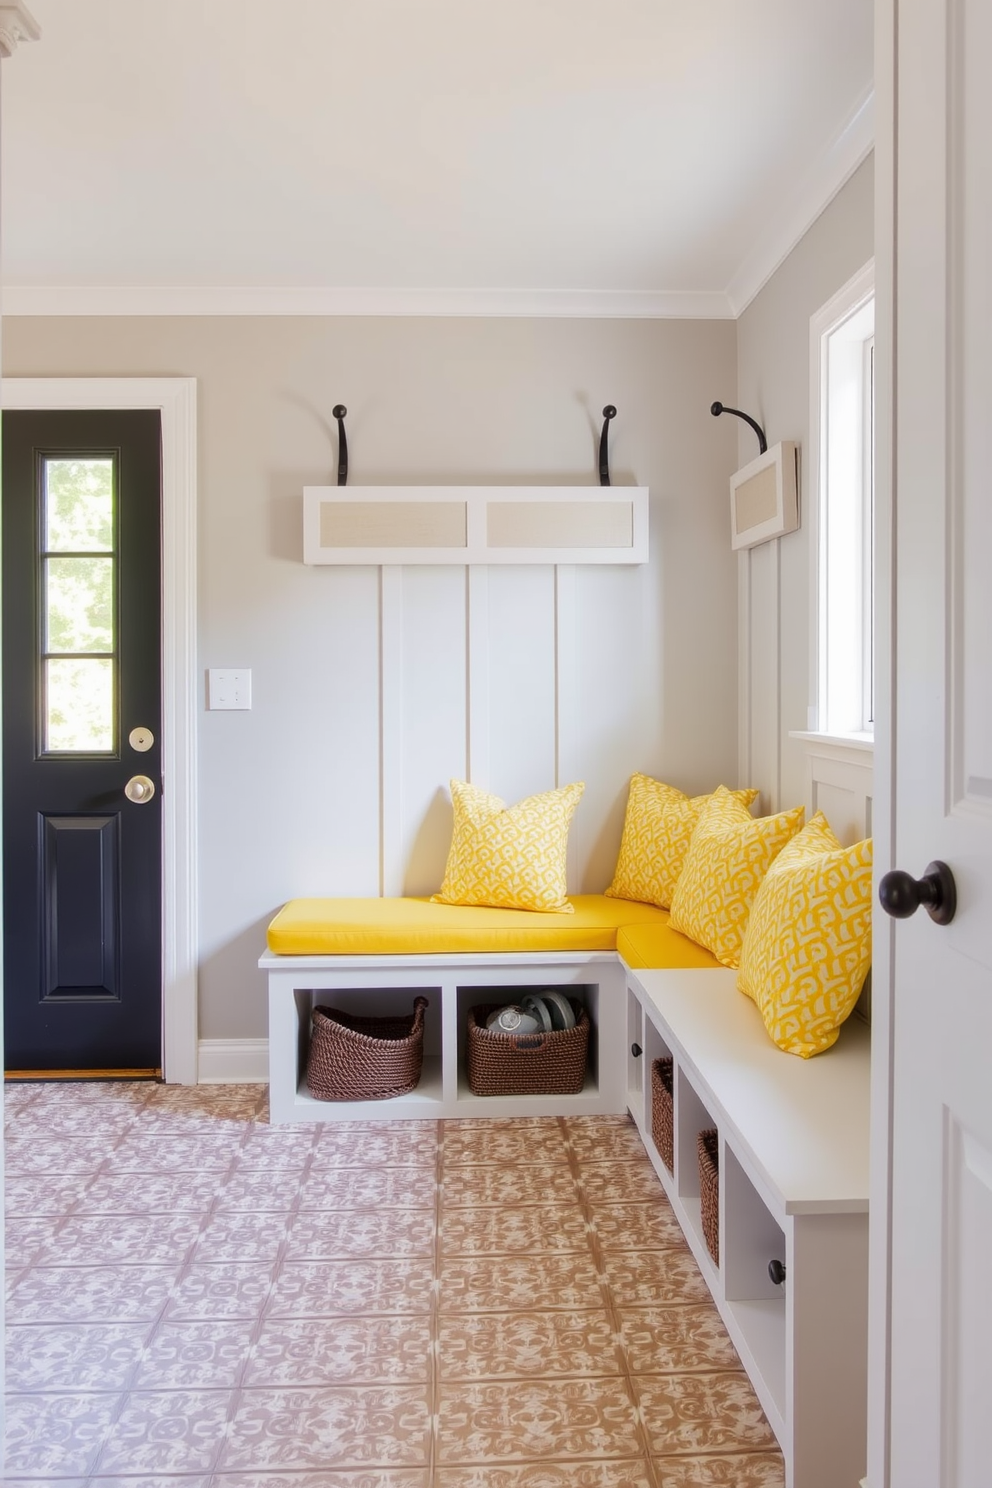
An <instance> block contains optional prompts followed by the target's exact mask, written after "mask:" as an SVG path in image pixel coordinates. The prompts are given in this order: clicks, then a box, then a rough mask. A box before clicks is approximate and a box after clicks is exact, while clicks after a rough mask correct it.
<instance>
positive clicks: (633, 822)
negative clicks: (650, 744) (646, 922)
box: [606, 775, 758, 909]
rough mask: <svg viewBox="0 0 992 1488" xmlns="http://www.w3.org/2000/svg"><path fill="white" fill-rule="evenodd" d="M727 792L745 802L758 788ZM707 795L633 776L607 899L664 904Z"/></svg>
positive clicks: (668, 900)
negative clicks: (684, 791)
mask: <svg viewBox="0 0 992 1488" xmlns="http://www.w3.org/2000/svg"><path fill="white" fill-rule="evenodd" d="M730 794H731V795H732V796H734V797H735V799H736V800H738V801H739V802H740V803H741V805H742V806H750V804H751V802H752V801H753V800H754V798H755V796H756V795H757V794H758V792H757V791H756V790H739V791H731V792H730ZM709 799H710V797H709V796H686V795H683V793H682V792H681V791H680V790H676V788H675V786H674V785H665V784H664V783H663V782H662V781H661V780H652V779H651V777H650V776H649V775H632V776H631V777H630V793H629V795H628V796H627V814H626V816H625V817H624V823H623V837H622V839H621V842H620V856H619V857H618V858H617V866H616V871H615V873H614V875H613V882H612V883H611V885H610V887H609V888H608V889H607V891H606V892H607V894H608V895H609V896H610V897H611V898H612V899H636V900H639V901H640V903H642V904H657V905H658V906H659V907H660V908H661V909H667V908H668V906H669V905H670V904H671V902H672V895H673V894H674V892H675V885H676V884H677V883H678V880H679V874H680V873H681V872H682V864H683V861H684V860H685V855H686V852H687V851H688V847H689V841H690V838H691V837H692V834H693V831H694V830H695V826H696V822H697V821H698V820H699V813H700V811H702V809H703V807H704V806H705V805H706V802H707V801H708V800H709Z"/></svg>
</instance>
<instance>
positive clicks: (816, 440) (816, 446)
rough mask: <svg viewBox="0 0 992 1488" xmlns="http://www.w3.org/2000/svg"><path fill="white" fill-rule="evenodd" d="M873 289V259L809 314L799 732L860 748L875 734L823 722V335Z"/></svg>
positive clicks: (797, 734)
mask: <svg viewBox="0 0 992 1488" xmlns="http://www.w3.org/2000/svg"><path fill="white" fill-rule="evenodd" d="M874 293H875V260H874V258H871V259H869V260H868V262H867V263H866V264H865V265H864V267H863V268H861V269H859V270H858V272H857V273H856V274H855V275H854V276H853V278H851V279H849V280H848V282H847V283H846V284H845V285H844V286H843V287H842V288H841V289H839V290H838V291H837V293H836V294H835V295H833V296H832V298H831V299H829V300H828V301H827V303H826V304H825V305H822V306H821V307H820V309H819V310H817V311H816V313H815V314H814V315H812V316H811V317H810V335H809V346H810V359H809V446H810V460H809V472H810V480H809V483H808V484H809V490H808V499H807V509H808V513H809V534H810V536H809V565H810V567H809V595H810V626H809V635H810V648H809V698H808V711H807V729H806V730H804V731H797V732H796V734H795V737H797V738H807V739H808V738H809V737H810V736H811V735H812V736H815V737H816V738H819V739H827V738H832V737H836V738H837V739H838V741H842V740H844V739H845V738H846V739H848V740H849V741H850V742H851V743H853V744H855V745H856V747H859V748H861V749H864V748H865V747H869V748H870V746H871V735H870V734H868V733H864V734H856V735H846V736H845V735H827V734H825V733H824V731H823V729H822V727H821V721H820V671H821V639H822V638H821V625H820V501H821V487H822V485H823V482H824V475H825V455H826V451H825V448H824V440H823V439H822V438H821V431H822V420H823V397H824V392H825V384H826V342H825V337H826V336H827V335H829V333H830V332H831V331H832V330H833V329H835V328H836V327H837V326H839V325H840V324H842V323H843V322H844V321H845V320H847V319H849V318H850V316H851V315H853V313H854V312H855V311H856V310H857V309H858V307H859V306H861V305H863V304H864V303H865V302H866V301H867V300H869V299H871V298H872V296H873V295H874Z"/></svg>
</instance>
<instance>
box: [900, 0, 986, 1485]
mask: <svg viewBox="0 0 992 1488" xmlns="http://www.w3.org/2000/svg"><path fill="white" fill-rule="evenodd" d="M879 21H880V26H879V38H880V41H881V40H886V39H887V37H888V39H890V40H891V46H889V47H888V51H887V53H886V49H885V48H883V47H881V46H880V48H879V56H878V58H877V62H878V67H879V70H880V72H879V76H880V96H881V101H882V110H881V113H882V119H883V124H882V130H883V133H881V134H880V139H879V157H880V159H879V163H880V167H881V174H880V177H879V187H880V195H879V201H880V207H881V210H880V214H879V225H880V240H881V243H880V246H881V247H882V249H883V252H885V253H888V247H887V244H886V239H887V237H888V234H889V231H890V230H891V224H892V222H893V221H894V234H893V246H894V254H892V255H891V256H889V257H888V260H887V261H888V266H889V271H890V272H892V273H894V286H895V294H894V298H893V300H892V301H891V305H892V307H893V308H892V315H891V320H892V324H893V326H894V357H893V362H892V370H893V371H894V379H892V380H891V382H890V383H889V387H890V388H891V390H892V393H891V395H892V403H893V415H894V417H893V428H894V439H893V444H892V449H891V456H892V466H893V472H892V491H893V507H894V522H893V526H892V536H893V549H892V557H893V564H892V574H891V578H892V594H891V600H892V603H891V610H890V615H891V622H892V635H891V641H892V653H891V654H892V655H893V656H894V669H893V672H892V691H893V696H892V699H891V704H892V706H891V710H890V716H891V719H892V740H891V744H892V748H891V753H890V752H889V750H888V749H887V748H886V747H885V741H884V739H883V741H882V747H881V748H880V754H881V756H882V772H881V777H880V783H881V784H882V786H883V789H884V785H885V780H886V768H885V761H886V759H888V761H889V768H890V771H891V775H890V778H891V779H892V781H894V813H893V818H892V823H891V832H886V833H885V835H886V837H887V839H888V840H886V841H879V843H878V857H879V860H880V864H879V866H880V869H881V870H884V869H885V868H890V867H898V868H900V869H905V870H908V871H910V872H911V873H912V874H913V876H914V877H918V876H919V875H921V874H922V873H923V871H924V868H925V867H926V865H927V864H928V863H929V862H930V861H931V860H932V859H942V860H944V861H945V862H946V863H948V864H949V865H950V867H951V869H952V870H953V874H954V877H955V879H956V882H957V892H958V908H957V913H956V916H955V918H954V920H953V923H951V924H950V925H948V926H946V927H944V928H941V927H940V926H938V925H937V924H935V923H934V922H933V921H932V920H931V919H930V918H929V917H928V915H927V913H926V912H925V911H924V910H923V909H921V910H919V912H918V913H916V914H915V916H914V917H913V918H911V919H908V920H905V921H900V922H897V923H895V924H894V927H893V926H892V923H891V922H888V921H886V919H885V917H884V916H883V915H882V914H881V913H879V914H878V915H877V917H876V934H877V941H878V945H879V950H880V953H881V954H880V958H879V960H880V962H881V965H882V966H883V967H884V965H885V964H886V962H887V961H888V963H889V965H890V966H891V984H890V985H891V996H890V998H886V999H882V1001H883V1002H884V1004H885V1006H884V1007H883V1009H882V1016H881V1019H880V1020H879V1023H877V1024H876V1030H875V1032H876V1036H877V1035H879V1034H882V1035H883V1037H882V1039H881V1040H880V1043H881V1044H882V1045H883V1047H880V1048H878V1049H877V1050H876V1061H875V1070H876V1072H877V1073H878V1074H879V1075H880V1076H881V1082H882V1084H883V1085H885V1084H886V1083H887V1081H888V1080H889V1075H890V1074H891V1084H890V1086H889V1100H888V1101H887V1102H886V1104H887V1105H888V1111H887V1112H883V1116H888V1117H889V1118H890V1125H889V1130H888V1131H886V1129H885V1126H886V1123H885V1121H884V1120H883V1121H876V1123H875V1127H874V1138H875V1148H874V1153H875V1160H876V1164H877V1167H878V1168H880V1169H881V1170H882V1171H884V1164H883V1161H882V1160H883V1159H884V1158H885V1157H886V1155H888V1154H890V1157H891V1167H890V1168H889V1176H890V1180H891V1226H890V1246H891V1249H890V1255H889V1257H888V1274H889V1281H890V1284H891V1294H890V1311H889V1316H890V1323H889V1330H888V1338H887V1340H886V1343H887V1353H888V1364H887V1369H888V1375H889V1383H890V1403H889V1420H888V1427H887V1430H884V1428H883V1431H882V1432H881V1433H880V1435H884V1436H886V1437H887V1440H888V1449H889V1471H888V1484H889V1485H891V1488H938V1485H939V1488H982V1485H989V1484H992V1465H990V1464H992V1458H990V1448H989V1435H988V1414H989V1401H990V1397H992V438H990V431H992V343H990V334H992V167H990V155H989V140H990V139H992V86H990V65H992V6H990V5H989V3H988V0H883V3H882V5H881V6H880V9H879ZM893 56H894V58H895V71H894V74H891V73H889V74H888V75H887V69H890V68H891V63H892V57H893ZM890 77H891V78H894V85H893V93H892V96H893V98H894V101H895V107H894V108H889V107H887V106H886V96H887V92H888V79H889V78H890ZM893 119H895V121H896V123H895V124H894V125H893ZM886 129H888V134H887V135H886V133H884V131H886ZM893 142H894V149H893ZM890 167H892V168H890ZM893 180H894V183H895V190H894V193H890V189H889V188H890V186H891V184H892V181H893ZM886 280H887V282H889V283H891V282H892V281H891V280H890V279H889V278H888V275H886ZM884 315H885V311H884V308H883V317H884ZM890 344H893V343H890ZM883 377H884V373H883ZM886 398H887V395H886V394H885V393H884V392H883V404H884V402H885V401H886ZM884 416H885V415H884V411H883V413H882V417H881V418H880V423H879V427H880V429H884V427H885V425H884ZM887 463H888V455H887V454H885V455H884V456H883V464H887ZM884 546H885V542H884V535H883V548H884ZM884 587H885V586H884V584H883V589H884ZM880 629H881V631H882V640H883V641H884V640H885V638H886V632H887V629H888V626H887V624H886V622H885V621H883V622H882V624H881V626H880ZM883 670H884V668H883ZM880 814H881V823H880V825H884V826H886V827H887V826H888V821H887V817H888V813H887V811H886V810H885V809H884V806H883V809H882V811H881V813H880ZM889 1055H891V1064H889V1063H888V1058H889ZM877 1114H878V1107H877V1106H876V1115H877ZM882 1196H883V1198H884V1190H883V1195H882ZM878 1197H879V1190H878V1189H876V1190H874V1193H873V1211H872V1217H873V1225H875V1224H877V1225H878V1226H879V1233H881V1232H882V1231H883V1230H884V1225H885V1214H884V1205H883V1206H880V1207H876V1203H875V1201H876V1199H877V1198H878ZM876 1216H877V1218H876ZM880 1277H881V1280H882V1281H883V1282H884V1270H883V1271H882V1272H880V1271H879V1270H878V1269H876V1272H875V1276H874V1280H875V1282H876V1283H878V1282H879V1279H880ZM878 1300H879V1296H878V1291H877V1290H876V1292H875V1302H876V1303H877V1302H878ZM880 1359H881V1353H878V1354H877V1355H876V1363H877V1362H879V1360H880ZM882 1401H883V1392H879V1394H878V1395H877V1396H876V1402H875V1405H876V1408H875V1409H874V1410H873V1418H874V1421H875V1423H876V1426H877V1423H878V1418H879V1415H880V1414H882ZM880 1460H881V1458H880V1457H876V1456H875V1454H873V1461H874V1462H875V1463H876V1464H877V1463H878V1462H879V1461H880ZM879 1482H880V1479H879V1477H878V1476H876V1475H875V1469H874V1468H873V1476H872V1478H871V1483H872V1488H878V1484H879Z"/></svg>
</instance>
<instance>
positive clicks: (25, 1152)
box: [4, 1131, 116, 1178]
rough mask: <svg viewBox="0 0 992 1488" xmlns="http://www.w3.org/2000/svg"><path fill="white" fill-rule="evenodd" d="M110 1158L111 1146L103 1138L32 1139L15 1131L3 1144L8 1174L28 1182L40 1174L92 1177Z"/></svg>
mask: <svg viewBox="0 0 992 1488" xmlns="http://www.w3.org/2000/svg"><path fill="white" fill-rule="evenodd" d="M115 1140H116V1139H115ZM112 1154H113V1143H112V1142H106V1141H104V1140H103V1138H102V1137H32V1136H22V1135H21V1133H20V1132H19V1131H18V1132H17V1133H15V1135H14V1136H12V1137H10V1138H9V1139H8V1141H7V1143H6V1148H5V1154H4V1161H5V1166H6V1170H7V1172H8V1173H11V1174H13V1173H23V1174H25V1175H26V1176H27V1177H29V1178H30V1177H37V1176H38V1175H39V1174H41V1173H44V1174H49V1173H79V1174H87V1173H88V1174H93V1173H95V1172H96V1171H97V1169H98V1168H99V1167H100V1166H101V1164H102V1163H103V1162H104V1161H105V1160H106V1159H107V1158H108V1157H110V1156H111V1155H112Z"/></svg>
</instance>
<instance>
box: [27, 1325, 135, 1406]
mask: <svg viewBox="0 0 992 1488" xmlns="http://www.w3.org/2000/svg"><path fill="white" fill-rule="evenodd" d="M147 1334H148V1324H147V1323H55V1324H48V1325H47V1326H41V1327H39V1326H29V1327H13V1328H11V1327H8V1329H7V1349H6V1356H7V1389H8V1390H12V1391H13V1390H16V1391H20V1392H22V1393H23V1392H30V1391H32V1390H123V1389H124V1386H125V1385H126V1384H127V1381H128V1377H129V1375H130V1373H131V1371H132V1369H133V1368H134V1366H135V1365H136V1364H137V1362H138V1359H139V1358H140V1356H141V1349H142V1345H143V1344H144V1341H145V1338H146V1336H147Z"/></svg>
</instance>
